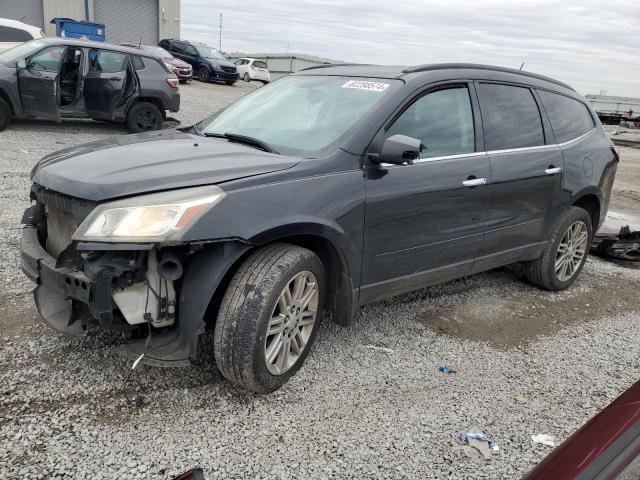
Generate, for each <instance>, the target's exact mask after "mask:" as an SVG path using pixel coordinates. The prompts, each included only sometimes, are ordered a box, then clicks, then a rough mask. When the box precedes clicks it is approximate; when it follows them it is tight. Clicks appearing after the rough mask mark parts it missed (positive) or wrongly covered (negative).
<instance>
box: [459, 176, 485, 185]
mask: <svg viewBox="0 0 640 480" xmlns="http://www.w3.org/2000/svg"><path fill="white" fill-rule="evenodd" d="M486 183H487V179H486V178H468V179H467V180H464V181H463V182H462V186H463V187H478V186H480V185H486Z"/></svg>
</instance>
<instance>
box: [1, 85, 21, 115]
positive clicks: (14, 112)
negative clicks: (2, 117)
mask: <svg viewBox="0 0 640 480" xmlns="http://www.w3.org/2000/svg"><path fill="white" fill-rule="evenodd" d="M0 98H2V99H3V100H4V101H5V102H7V105H9V108H10V109H11V115H13V116H15V115H17V108H16V105H15V104H14V101H13V99H12V98H11V95H9V94H8V93H7V92H6V91H5V90H4V89H3V88H0Z"/></svg>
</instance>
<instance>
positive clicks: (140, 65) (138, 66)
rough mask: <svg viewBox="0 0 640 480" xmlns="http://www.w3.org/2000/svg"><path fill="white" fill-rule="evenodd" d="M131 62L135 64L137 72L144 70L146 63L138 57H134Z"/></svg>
mask: <svg viewBox="0 0 640 480" xmlns="http://www.w3.org/2000/svg"><path fill="white" fill-rule="evenodd" d="M131 60H132V62H133V68H135V69H136V70H144V62H143V61H142V59H141V58H140V57H139V56H138V55H133V56H132V57H131Z"/></svg>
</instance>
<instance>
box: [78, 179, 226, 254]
mask: <svg viewBox="0 0 640 480" xmlns="http://www.w3.org/2000/svg"><path fill="white" fill-rule="evenodd" d="M225 195H226V194H225V193H224V191H223V190H222V189H221V188H219V187H216V186H208V187H196V188H185V189H180V190H171V191H168V192H160V193H152V194H149V195H140V196H137V197H132V198H126V199H124V200H117V201H115V202H107V203H104V204H102V205H98V206H97V207H96V208H95V209H94V210H93V211H92V212H91V213H90V214H89V216H88V217H87V218H85V220H84V221H83V222H82V224H81V225H80V226H79V227H78V229H77V230H76V232H75V233H74V234H73V237H72V238H73V240H83V241H98V242H159V241H172V240H173V241H175V240H180V239H181V238H182V236H183V235H184V233H185V232H186V231H187V230H188V229H189V228H190V227H191V226H192V225H193V224H194V223H195V222H196V221H198V220H199V219H200V218H201V217H202V216H203V215H204V214H205V213H206V212H208V211H209V210H210V209H211V208H212V207H213V206H214V205H215V204H217V203H218V202H219V201H221V200H222V199H223V198H224V197H225Z"/></svg>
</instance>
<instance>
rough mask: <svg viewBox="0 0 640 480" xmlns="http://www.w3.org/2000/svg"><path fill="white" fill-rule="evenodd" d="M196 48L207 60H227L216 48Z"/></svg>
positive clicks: (200, 46)
mask: <svg viewBox="0 0 640 480" xmlns="http://www.w3.org/2000/svg"><path fill="white" fill-rule="evenodd" d="M194 47H196V50H197V51H198V53H199V54H200V55H202V56H203V57H205V58H217V59H218V60H226V58H224V55H222V54H221V53H220V52H219V51H218V50H216V49H215V48H211V47H207V46H206V45H194Z"/></svg>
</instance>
